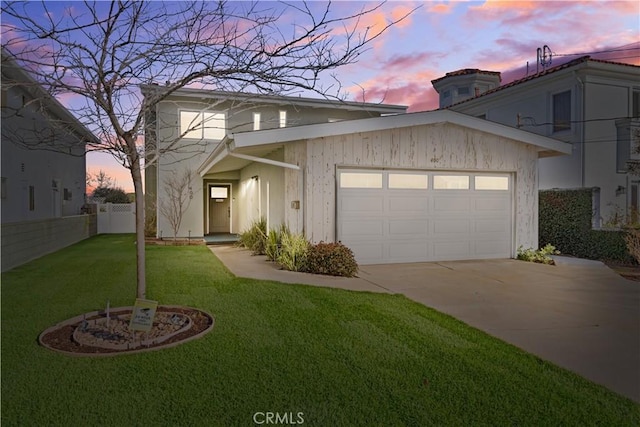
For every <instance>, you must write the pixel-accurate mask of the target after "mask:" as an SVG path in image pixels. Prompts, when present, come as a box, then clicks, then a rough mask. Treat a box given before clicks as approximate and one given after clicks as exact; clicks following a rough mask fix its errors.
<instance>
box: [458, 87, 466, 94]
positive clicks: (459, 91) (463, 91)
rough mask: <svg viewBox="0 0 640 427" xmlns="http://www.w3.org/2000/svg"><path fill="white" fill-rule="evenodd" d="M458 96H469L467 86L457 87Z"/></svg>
mask: <svg viewBox="0 0 640 427" xmlns="http://www.w3.org/2000/svg"><path fill="white" fill-rule="evenodd" d="M458 95H469V86H464V87H459V88H458Z"/></svg>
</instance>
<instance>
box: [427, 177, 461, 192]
mask: <svg viewBox="0 0 640 427" xmlns="http://www.w3.org/2000/svg"><path fill="white" fill-rule="evenodd" d="M433 188H434V189H436V190H468V189H469V176H468V175H435V176H434V177H433Z"/></svg>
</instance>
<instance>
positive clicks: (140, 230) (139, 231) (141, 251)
mask: <svg viewBox="0 0 640 427" xmlns="http://www.w3.org/2000/svg"><path fill="white" fill-rule="evenodd" d="M132 143H133V141H132ZM130 157H134V158H132V159H131V168H130V170H131V178H132V180H133V188H134V191H135V195H136V277H137V279H138V280H137V282H138V286H137V292H136V296H137V297H138V298H146V294H147V281H146V277H145V271H146V269H145V261H146V260H145V238H144V215H145V211H144V192H143V189H142V168H141V167H140V156H138V155H137V153H135V154H134V155H133V156H130Z"/></svg>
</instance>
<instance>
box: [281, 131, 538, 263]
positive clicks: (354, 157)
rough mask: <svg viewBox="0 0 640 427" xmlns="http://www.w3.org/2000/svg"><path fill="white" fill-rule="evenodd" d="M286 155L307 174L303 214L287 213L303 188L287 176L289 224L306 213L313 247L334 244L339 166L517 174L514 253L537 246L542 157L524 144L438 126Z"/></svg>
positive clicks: (322, 143)
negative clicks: (523, 248) (518, 248)
mask: <svg viewBox="0 0 640 427" xmlns="http://www.w3.org/2000/svg"><path fill="white" fill-rule="evenodd" d="M286 152H287V154H286V156H285V159H286V161H287V162H289V163H295V162H299V164H300V166H301V167H302V168H303V170H304V177H303V180H304V181H303V182H304V187H303V188H304V197H303V203H302V205H303V206H302V208H301V210H300V211H296V210H292V209H286V207H287V206H288V205H289V203H290V202H291V201H292V200H297V199H298V198H299V197H300V188H301V181H300V178H299V177H298V176H297V175H296V173H295V171H290V172H289V171H288V172H287V173H286V188H287V195H286V197H285V203H284V205H285V209H286V212H287V221H288V222H289V226H290V227H291V228H295V225H296V224H295V222H296V221H299V218H300V212H302V215H303V217H304V231H305V234H306V235H307V237H308V238H309V239H310V240H311V241H313V242H319V241H334V240H335V232H336V205H335V204H336V177H335V174H336V167H337V166H359V167H368V168H369V167H371V168H399V169H421V170H467V171H500V172H510V173H513V174H514V176H515V180H514V182H515V195H514V197H515V200H514V210H515V221H514V223H515V236H514V240H515V241H514V248H517V247H518V246H520V245H522V246H523V247H537V246H538V191H537V162H538V154H537V151H536V150H535V149H534V148H533V147H531V146H528V145H526V144H523V143H521V142H518V141H514V140H510V139H506V138H500V137H497V136H494V135H490V134H486V133H483V132H479V131H475V130H471V129H467V128H464V127H461V126H457V125H451V124H438V125H427V126H414V127H408V128H400V129H390V130H386V131H381V132H367V133H359V134H349V135H341V136H336V137H328V138H319V139H313V140H308V141H299V142H296V143H293V144H290V145H288V146H287V147H286ZM514 255H515V253H514Z"/></svg>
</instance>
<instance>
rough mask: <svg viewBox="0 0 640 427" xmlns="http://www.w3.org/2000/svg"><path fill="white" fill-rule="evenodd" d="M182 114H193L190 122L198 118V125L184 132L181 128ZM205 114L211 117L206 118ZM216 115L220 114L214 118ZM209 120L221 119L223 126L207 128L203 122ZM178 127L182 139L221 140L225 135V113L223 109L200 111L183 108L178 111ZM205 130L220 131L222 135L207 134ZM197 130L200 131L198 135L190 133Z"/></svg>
mask: <svg viewBox="0 0 640 427" xmlns="http://www.w3.org/2000/svg"><path fill="white" fill-rule="evenodd" d="M183 114H195V118H194V119H193V120H192V122H190V123H193V121H194V120H198V122H196V123H197V124H198V126H196V127H195V128H194V129H191V130H189V131H187V132H186V133H185V129H184V128H183ZM206 115H210V116H211V118H206ZM197 116H200V118H198V117H197ZM216 116H221V117H220V118H216ZM209 120H212V121H214V122H215V121H217V120H222V122H223V127H222V128H207V126H206V125H205V124H206V123H207V122H208V121H209ZM178 128H179V130H180V135H183V134H184V136H181V138H182V139H191V140H202V139H204V140H214V141H221V140H222V139H224V137H225V136H226V135H227V114H226V113H225V112H223V111H202V110H190V109H188V108H183V109H180V110H179V111H178ZM207 131H209V132H221V133H222V135H221V136H219V137H218V135H216V136H211V135H207ZM198 132H199V133H200V135H199V136H191V135H192V134H195V133H198Z"/></svg>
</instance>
